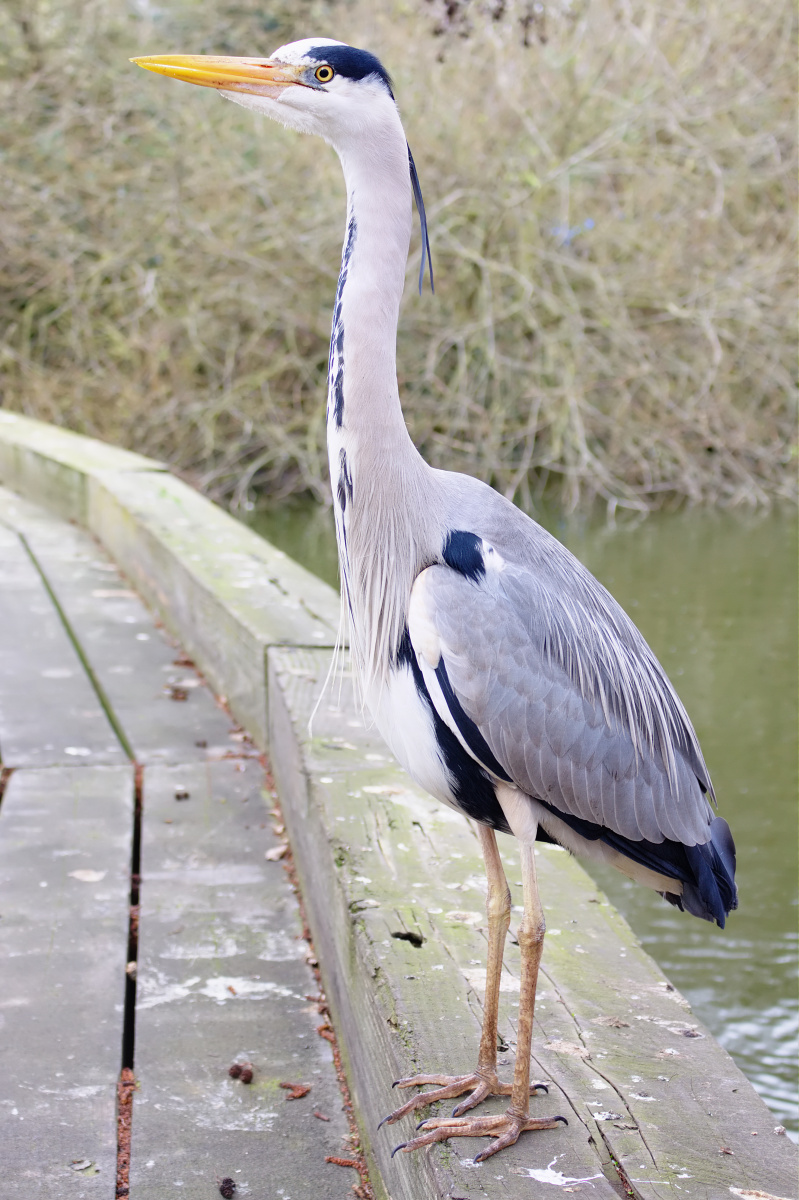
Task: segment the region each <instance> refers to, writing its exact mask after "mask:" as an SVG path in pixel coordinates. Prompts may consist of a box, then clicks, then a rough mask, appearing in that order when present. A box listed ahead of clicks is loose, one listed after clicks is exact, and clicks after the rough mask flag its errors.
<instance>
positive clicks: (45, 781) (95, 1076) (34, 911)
mask: <svg viewBox="0 0 799 1200" xmlns="http://www.w3.org/2000/svg"><path fill="white" fill-rule="evenodd" d="M132 832H133V770H132V768H131V767H87V766H82V767H71V768H67V767H60V768H59V767H57V768H50V769H46V770H18V771H15V772H14V774H13V775H12V776H11V778H10V780H9V782H8V785H7V787H6V791H5V796H4V797H3V802H2V807H0V961H2V963H3V967H2V971H0V1028H1V1030H2V1032H0V1146H2V1150H0V1197H2V1198H3V1200H5V1198H8V1200H11V1198H12V1197H14V1198H16V1197H19V1196H25V1197H31V1198H34V1197H41V1198H42V1200H45V1198H47V1200H60V1198H61V1197H68V1198H69V1200H73V1198H77V1197H79V1196H87V1197H97V1198H98V1200H99V1198H100V1197H102V1198H104V1200H111V1198H112V1197H113V1196H114V1195H115V1189H116V1112H115V1109H116V1081H117V1077H118V1075H119V1070H120V1065H121V1058H122V1025H123V1003H124V997H125V958H126V949H127V931H128V914H129V907H128V906H129V889H130V861H131V837H132ZM80 1162H85V1163H86V1164H87V1165H86V1167H85V1168H84V1169H83V1170H80V1171H76V1170H74V1169H73V1167H72V1166H71V1164H73V1163H80Z"/></svg>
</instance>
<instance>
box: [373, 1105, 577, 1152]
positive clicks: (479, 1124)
mask: <svg viewBox="0 0 799 1200" xmlns="http://www.w3.org/2000/svg"><path fill="white" fill-rule="evenodd" d="M559 1121H562V1122H563V1124H564V1125H568V1123H569V1122H568V1121H567V1120H566V1118H565V1117H529V1116H527V1115H526V1114H525V1115H522V1114H520V1113H517V1112H514V1111H513V1110H512V1109H508V1110H507V1112H504V1113H499V1114H497V1115H496V1116H492V1117H460V1118H457V1117H429V1118H428V1119H427V1120H426V1121H422V1122H421V1123H420V1125H419V1126H418V1128H419V1129H421V1130H423V1132H422V1133H420V1134H419V1136H418V1137H415V1138H412V1139H411V1140H410V1141H409V1142H400V1144H399V1146H395V1147H394V1149H393V1150H392V1151H391V1157H392V1158H393V1157H394V1155H395V1154H396V1153H397V1152H398V1151H399V1150H401V1151H402V1152H403V1154H409V1153H410V1152H411V1150H419V1149H421V1147H422V1146H431V1145H432V1144H433V1143H434V1142H445V1141H446V1140H447V1138H451V1137H490V1138H493V1139H494V1140H493V1142H491V1144H490V1145H489V1146H486V1148H485V1150H481V1151H480V1153H479V1154H477V1155H476V1156H475V1159H474V1161H475V1162H476V1163H480V1162H485V1160H486V1159H487V1158H491V1156H492V1155H493V1154H498V1153H499V1151H500V1150H504V1149H505V1147H506V1146H512V1145H513V1144H514V1142H516V1141H518V1138H519V1134H521V1133H524V1132H525V1131H526V1130H528V1129H529V1130H532V1129H554V1128H555V1127H556V1125H557V1124H558V1122H559Z"/></svg>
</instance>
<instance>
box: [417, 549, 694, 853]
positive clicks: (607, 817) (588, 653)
mask: <svg viewBox="0 0 799 1200" xmlns="http://www.w3.org/2000/svg"><path fill="white" fill-rule="evenodd" d="M596 588H597V589H599V585H598V584H597V585H596ZM602 591H603V590H602ZM603 594H604V596H607V593H604V591H603ZM601 599H602V597H601V596H600V600H601ZM607 600H608V601H610V597H607ZM610 603H611V604H614V605H615V602H612V601H611V602H610ZM603 604H605V607H604V608H603ZM414 605H416V608H415V609H414ZM420 606H423V609H424V613H423V616H424V622H425V623H426V624H425V628H429V629H432V630H434V631H435V634H436V636H437V638H438V648H439V650H440V654H441V659H442V660H443V663H444V665H445V668H446V672H447V675H448V678H449V682H450V685H451V688H452V691H453V693H454V695H455V696H456V697H457V700H458V702H459V704H460V706H462V709H463V712H464V713H465V714H466V716H467V717H468V718H469V720H470V721H472V722H474V724H475V725H476V726H477V729H478V730H479V731H480V734H481V735H482V737H483V738H484V739H485V742H486V743H487V745H488V747H489V749H490V751H491V753H492V754H493V755H494V756H495V758H496V760H497V762H498V763H499V764H500V765H501V767H502V768H503V770H504V771H506V772H507V774H508V776H509V777H510V779H511V780H512V781H513V782H514V783H515V784H516V785H517V786H518V787H519V788H521V789H522V790H523V791H525V792H527V793H528V794H529V795H531V796H536V797H538V798H539V799H542V800H544V801H546V802H547V803H549V804H551V805H552V806H553V807H554V808H555V809H557V810H558V811H560V812H563V813H564V814H569V815H571V816H573V817H578V818H581V819H583V820H586V821H590V822H593V823H595V824H600V825H602V826H604V827H606V828H608V829H610V830H612V831H614V832H615V833H617V834H620V835H621V836H622V837H625V838H629V839H631V840H634V841H637V840H641V839H645V840H647V841H650V842H654V843H660V842H662V841H663V840H664V838H666V839H670V840H673V841H679V842H682V843H683V844H685V845H688V846H693V845H696V844H698V843H705V842H706V841H707V840H708V838H709V836H710V835H709V822H710V820H711V817H712V812H711V809H710V805H709V803H708V801H707V799H706V797H705V795H704V793H705V792H706V791H707V792H710V794H711V795H712V791H711V787H710V780H709V778H708V776H707V770H706V768H705V765H704V761H703V759H702V756H701V751H700V750H699V746H698V743H697V740H696V735H695V733H694V731H693V728H692V726H691V723H690V721H689V719H688V716H687V714H686V713H685V710H684V709H683V707H682V704H681V703H680V701H679V699H678V698H677V695H676V693H675V692H674V690H673V688H672V687H671V684H670V683H669V681H668V679H667V678H666V676H665V674H664V672H663V670H662V668H661V667H660V664H659V663H658V662H657V660H656V658H655V657H654V655H653V654H652V652H651V650H650V649H649V647H648V646H647V645H646V643H645V642H644V640H643V638H642V637H641V635H640V634H639V633H638V631H637V630H636V629H635V626H634V625H633V624H632V622H630V621H629V619H628V618H627V617H626V616H625V614H624V613H623V612H622V610H621V609H619V608H618V606H614V607H613V608H611V607H610V605H608V604H607V603H605V602H604V601H603V602H602V603H600V602H599V601H598V599H597V594H593V593H590V594H587V595H586V596H584V597H581V596H575V595H573V594H558V592H557V590H556V589H554V588H552V587H551V586H548V585H547V583H546V582H544V581H542V580H541V579H539V578H537V577H536V575H535V573H534V571H532V570H531V569H530V568H528V567H521V566H518V565H515V564H512V563H507V562H503V561H502V560H499V566H498V567H496V566H495V567H493V568H492V569H490V570H488V569H487V570H486V571H485V572H483V573H482V574H481V575H480V576H479V577H476V578H475V577H470V578H467V577H466V576H464V575H463V574H461V573H459V572H458V571H457V570H454V569H452V568H451V567H449V566H446V565H435V566H432V567H428V568H427V569H426V570H425V571H424V572H422V575H420V577H419V579H418V580H417V583H416V584H415V585H414V593H413V594H412V600H411V618H412V619H411V622H410V634H411V642H412V643H413V645H414V648H417V646H416V641H415V640H414V622H413V616H414V612H416V613H417V615H418V613H419V612H420ZM443 715H444V714H442V716H443ZM448 716H449V720H450V722H451V721H452V719H453V717H452V714H451V713H450V714H448Z"/></svg>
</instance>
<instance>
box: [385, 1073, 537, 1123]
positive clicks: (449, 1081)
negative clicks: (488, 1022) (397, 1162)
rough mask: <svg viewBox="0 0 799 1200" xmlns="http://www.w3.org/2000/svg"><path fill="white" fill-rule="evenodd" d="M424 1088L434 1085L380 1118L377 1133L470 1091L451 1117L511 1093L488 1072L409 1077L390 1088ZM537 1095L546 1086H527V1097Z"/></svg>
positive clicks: (506, 1084)
mask: <svg viewBox="0 0 799 1200" xmlns="http://www.w3.org/2000/svg"><path fill="white" fill-rule="evenodd" d="M426 1084H438V1086H437V1087H435V1088H434V1089H433V1091H431V1092H420V1093H419V1095H418V1096H414V1097H413V1099H411V1100H408V1101H407V1102H406V1103H405V1104H401V1105H400V1107H399V1108H395V1109H394V1111H393V1112H392V1113H389V1115H388V1116H387V1117H384V1118H383V1120H382V1121H381V1122H380V1125H378V1129H380V1127H381V1126H382V1125H393V1124H394V1122H395V1121H399V1119H400V1117H404V1116H407V1114H408V1113H411V1112H415V1111H416V1110H417V1109H419V1108H426V1107H427V1105H428V1104H435V1102H436V1100H451V1099H453V1098H454V1097H455V1096H462V1095H463V1093H464V1092H468V1091H470V1090H471V1094H470V1095H469V1096H467V1097H466V1099H465V1100H462V1101H461V1102H460V1104H457V1105H456V1106H455V1108H453V1110H452V1116H453V1117H460V1116H461V1115H462V1114H463V1113H465V1112H468V1111H469V1109H470V1108H474V1107H475V1106H476V1105H478V1104H480V1103H482V1101H483V1100H485V1099H487V1097H488V1096H510V1094H511V1091H512V1085H511V1084H509V1083H502V1082H501V1080H499V1079H498V1078H497V1073H496V1071H491V1070H488V1071H474V1072H472V1074H470V1075H410V1076H408V1078H407V1079H398V1080H397V1081H396V1083H395V1084H394V1085H393V1086H394V1087H399V1088H407V1087H424V1086H425V1085H426ZM537 1091H542V1092H546V1091H548V1088H547V1085H546V1084H545V1083H531V1084H530V1095H531V1096H532V1095H534V1094H535V1092H537Z"/></svg>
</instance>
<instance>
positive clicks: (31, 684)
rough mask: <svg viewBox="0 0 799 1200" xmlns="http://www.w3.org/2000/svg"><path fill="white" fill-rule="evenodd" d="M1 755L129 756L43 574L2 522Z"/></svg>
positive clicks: (95, 759)
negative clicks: (118, 737)
mask: <svg viewBox="0 0 799 1200" xmlns="http://www.w3.org/2000/svg"><path fill="white" fill-rule="evenodd" d="M0 761H2V763H3V765H4V766H6V767H22V766H33V767H39V766H52V765H56V764H59V763H63V764H66V765H69V764H73V765H74V764H75V763H77V762H89V763H92V764H94V763H122V762H125V761H127V759H126V755H125V753H124V751H123V750H122V748H121V746H120V744H119V741H118V739H117V736H116V734H115V733H114V730H113V728H112V727H111V724H110V723H109V720H108V717H107V716H106V713H105V712H104V710H103V707H102V705H101V704H100V701H99V700H98V698H97V694H96V692H95V691H94V688H93V687H92V685H91V683H90V681H89V679H88V677H87V675H86V673H85V671H84V669H83V665H82V663H81V661H80V658H79V656H78V654H77V652H76V650H75V648H74V646H73V645H72V643H71V641H70V639H69V637H68V635H67V632H66V630H65V628H64V625H63V623H62V621H61V618H60V617H59V615H58V611H57V609H56V608H55V606H54V604H53V602H52V600H51V598H50V596H49V595H48V593H47V590H46V588H45V586H44V584H43V583H42V579H41V577H40V575H39V573H38V571H37V570H36V568H35V566H34V565H33V563H32V562H31V559H30V556H29V555H28V553H27V551H26V550H25V547H24V546H23V544H22V542H21V541H20V539H19V538H18V537H17V535H16V534H14V533H12V532H11V531H10V530H8V529H6V528H5V527H0Z"/></svg>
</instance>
